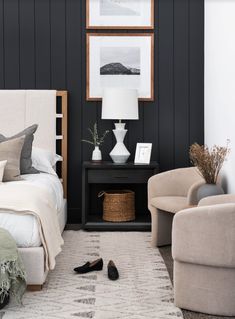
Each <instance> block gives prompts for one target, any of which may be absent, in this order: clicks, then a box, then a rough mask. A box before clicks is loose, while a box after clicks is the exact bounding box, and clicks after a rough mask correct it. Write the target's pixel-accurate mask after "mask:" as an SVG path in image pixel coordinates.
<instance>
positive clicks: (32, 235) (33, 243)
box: [0, 90, 67, 290]
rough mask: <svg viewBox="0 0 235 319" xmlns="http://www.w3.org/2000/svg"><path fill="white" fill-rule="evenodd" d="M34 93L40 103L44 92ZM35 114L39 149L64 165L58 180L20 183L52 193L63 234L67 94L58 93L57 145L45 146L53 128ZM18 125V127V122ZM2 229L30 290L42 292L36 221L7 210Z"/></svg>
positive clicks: (29, 178) (37, 177) (46, 177)
mask: <svg viewBox="0 0 235 319" xmlns="http://www.w3.org/2000/svg"><path fill="white" fill-rule="evenodd" d="M11 92H12V95H14V93H15V92H16V96H17V92H19V94H20V95H19V96H22V91H19V90H16V91H14V90H12V91H8V93H7V94H10V93H11ZM25 92H26V91H25ZM31 92H32V91H31ZM35 92H36V93H35V96H37V99H38V97H39V99H40V92H45V91H40V90H37V91H35ZM33 96H34V95H33ZM17 100H19V102H17ZM14 101H15V102H14V103H19V107H17V108H16V109H17V118H21V117H22V119H23V118H24V117H25V115H22V114H21V113H22V109H23V108H22V106H24V105H23V104H24V101H20V99H17V98H16V99H14ZM32 101H33V99H32V100H31V103H32ZM43 102H44V101H43V99H42V101H41V103H43ZM25 103H26V99H25ZM20 105H21V106H20ZM33 113H35V112H32V114H31V113H30V112H28V113H27V117H29V118H28V119H27V121H28V122H31V121H34V120H35V116H36V117H37V122H38V124H39V125H40V124H41V127H42V128H43V130H44V132H42V130H41V131H40V130H39V132H36V134H38V135H37V136H36V134H35V137H36V146H37V147H41V148H44V147H47V149H50V148H51V150H52V151H56V153H58V154H60V155H61V156H62V161H61V162H59V163H58V164H57V166H56V171H57V175H58V176H57V175H50V174H46V173H40V174H27V175H22V178H23V181H20V183H21V185H25V186H29V185H30V186H31V185H32V186H36V187H37V188H38V189H42V190H44V191H46V192H48V193H49V192H50V196H51V198H52V202H53V205H54V206H55V209H56V212H57V218H58V222H59V228H60V232H61V233H62V232H63V230H64V227H65V225H66V221H67V200H66V198H67V91H56V114H55V117H56V118H54V123H53V125H55V130H56V135H55V140H54V145H46V146H45V145H44V144H46V142H47V141H46V138H45V136H46V135H45V131H46V132H47V131H49V132H50V130H49V129H47V128H48V126H51V123H50V122H49V121H48V119H45V116H46V115H45V116H42V115H40V116H39V115H37V114H33ZM30 117H32V118H30ZM44 119H45V120H44ZM5 120H6V119H5ZM24 120H25V119H24ZM1 121H4V119H2V120H1V117H0V127H4V125H5V123H1ZM1 124H2V125H1ZM16 125H18V122H17V124H16ZM16 125H15V126H16ZM21 128H22V127H21ZM14 129H15V128H14ZM14 129H13V130H14ZM15 131H17V129H15ZM12 132H13V131H11V132H3V133H8V134H10V133H12ZM40 135H41V136H40ZM10 183H11V186H12V185H13V184H14V183H19V182H10ZM19 225H20V227H19ZM0 227H3V228H5V229H7V230H9V231H10V233H11V234H12V235H13V237H14V238H15V240H16V243H17V246H18V249H19V252H20V254H21V256H22V259H23V262H24V265H25V269H26V273H27V285H28V289H29V290H40V289H41V288H42V285H43V283H44V282H45V280H46V277H47V274H48V270H47V269H46V267H45V259H46V257H45V251H44V249H43V246H42V241H41V236H40V226H39V224H38V222H37V219H36V218H35V216H33V215H30V214H27V215H20V214H17V213H16V212H8V211H7V210H6V211H4V210H3V209H1V213H0Z"/></svg>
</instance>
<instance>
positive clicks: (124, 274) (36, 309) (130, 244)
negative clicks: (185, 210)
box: [0, 231, 183, 319]
mask: <svg viewBox="0 0 235 319" xmlns="http://www.w3.org/2000/svg"><path fill="white" fill-rule="evenodd" d="M64 239H65V245H64V248H63V252H62V253H61V254H60V255H59V256H58V258H57V266H56V269H55V270H54V271H52V272H51V273H50V274H49V276H48V279H47V282H46V284H45V286H44V288H43V290H42V291H40V292H34V293H33V292H27V293H26V294H25V297H24V306H23V307H19V306H16V305H14V304H13V303H11V304H10V305H9V306H8V307H7V308H5V309H4V311H3V310H2V311H0V318H1V317H2V318H3V319H16V318H17V319H39V318H40V319H55V318H58V319H60V318H61V319H62V318H64V319H69V318H74V319H75V318H94V319H161V318H164V319H175V318H183V316H182V313H181V311H180V310H179V309H178V308H176V307H175V306H174V304H173V292H172V286H171V282H170V279H169V275H168V273H167V270H166V267H165V264H164V262H163V259H162V257H161V255H160V253H159V251H158V249H157V248H151V246H150V233H146V232H84V231H65V232H64ZM98 257H102V258H103V259H104V268H103V271H100V272H91V273H88V274H85V275H77V274H75V273H74V272H73V268H74V267H75V266H78V265H82V264H84V263H85V262H86V261H88V260H90V261H91V260H94V259H97V258H98ZM110 259H112V260H113V261H114V262H115V264H116V265H117V267H118V270H119V274H120V279H119V280H118V281H114V282H113V281H110V280H109V279H108V277H107V263H108V261H109V260H110Z"/></svg>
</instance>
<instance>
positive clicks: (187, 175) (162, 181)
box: [148, 167, 204, 246]
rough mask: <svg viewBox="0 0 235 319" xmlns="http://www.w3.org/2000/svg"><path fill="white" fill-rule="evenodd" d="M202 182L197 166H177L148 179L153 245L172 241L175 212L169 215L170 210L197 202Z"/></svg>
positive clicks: (176, 209) (161, 244)
mask: <svg viewBox="0 0 235 319" xmlns="http://www.w3.org/2000/svg"><path fill="white" fill-rule="evenodd" d="M203 183H204V180H203V179H202V177H201V176H200V175H199V173H198V171H197V169H196V168H195V167H187V168H178V169H175V170H172V171H168V172H164V173H160V174H157V175H154V176H152V177H151V178H150V179H149V181H148V208H149V210H150V213H151V218H152V246H163V245H168V244H170V243H171V226H172V219H173V216H169V212H171V213H176V212H178V211H179V210H181V209H184V208H187V207H189V206H191V205H195V204H197V200H196V194H197V189H198V187H199V186H200V185H202V184H203ZM164 214H165V215H164Z"/></svg>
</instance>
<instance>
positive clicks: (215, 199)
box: [198, 194, 235, 206]
mask: <svg viewBox="0 0 235 319" xmlns="http://www.w3.org/2000/svg"><path fill="white" fill-rule="evenodd" d="M228 203H235V195H234V194H225V195H216V196H209V197H205V198H203V199H201V200H200V202H199V203H198V206H209V205H217V204H228Z"/></svg>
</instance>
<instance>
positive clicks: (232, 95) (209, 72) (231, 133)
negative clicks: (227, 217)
mask: <svg viewBox="0 0 235 319" xmlns="http://www.w3.org/2000/svg"><path fill="white" fill-rule="evenodd" d="M227 139H230V141H231V142H230V148H231V153H230V155H229V157H228V160H227V162H226V163H225V166H224V169H223V172H222V174H223V177H224V178H223V179H224V185H225V186H226V190H227V192H228V193H235V0H205V143H206V144H207V145H208V146H212V145H213V144H218V145H225V144H226V140H227Z"/></svg>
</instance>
